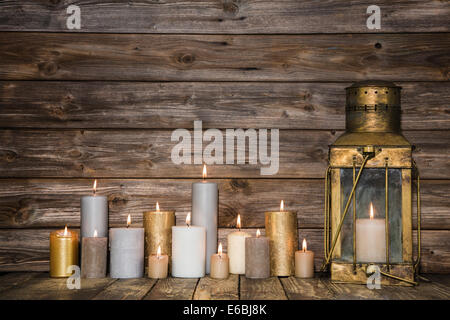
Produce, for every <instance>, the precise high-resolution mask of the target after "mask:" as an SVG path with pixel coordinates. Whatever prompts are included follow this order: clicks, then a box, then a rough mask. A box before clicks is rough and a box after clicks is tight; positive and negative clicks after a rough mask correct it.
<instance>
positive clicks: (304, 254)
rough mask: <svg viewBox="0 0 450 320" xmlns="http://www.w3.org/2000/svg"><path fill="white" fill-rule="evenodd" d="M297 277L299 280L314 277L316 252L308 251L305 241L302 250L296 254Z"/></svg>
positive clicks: (304, 240)
mask: <svg viewBox="0 0 450 320" xmlns="http://www.w3.org/2000/svg"><path fill="white" fill-rule="evenodd" d="M295 276H296V277H297V278H313V277H314V252H312V251H310V250H307V247H306V239H303V243H302V250H299V251H296V252H295Z"/></svg>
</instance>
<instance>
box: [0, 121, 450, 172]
mask: <svg viewBox="0 0 450 320" xmlns="http://www.w3.org/2000/svg"><path fill="white" fill-rule="evenodd" d="M449 132H450V131H420V132H419V131H405V132H404V135H405V136H406V137H407V138H408V139H409V140H410V141H411V142H412V143H413V144H414V145H416V146H417V150H416V151H415V152H414V158H415V159H416V162H417V165H418V167H419V168H420V171H421V177H422V179H448V178H450V162H449V161H448V155H449V153H450V133H449ZM340 133H341V132H336V131H334V130H331V131H322V130H281V131H280V132H279V170H278V173H276V174H275V175H272V176H268V177H270V178H322V177H323V175H324V172H325V168H326V166H327V164H328V162H327V159H328V156H327V155H328V145H330V144H331V143H333V142H334V141H335V140H336V138H337V137H338V136H339V135H340ZM223 134H225V130H224V131H223ZM171 135H172V131H170V130H72V129H70V130H32V129H27V130H14V129H7V130H0V141H1V142H0V177H3V178H15V177H23V178H32V177H36V178H41V177H61V178H63V177H85V178H93V177H95V178H102V177H111V178H113V177H117V178H122V177H128V178H140V177H146V178H180V177H183V178H199V177H200V174H201V165H191V164H181V165H180V164H175V163H174V162H173V161H172V158H171V152H172V149H173V147H175V146H176V145H177V144H178V143H179V141H178V140H177V141H171ZM191 135H192V134H191ZM269 139H270V138H269ZM192 140H193V139H192ZM223 140H224V146H225V142H226V136H224V137H223ZM208 144H209V142H204V143H203V147H206V146H207V145H208ZM246 145H247V148H246V149H248V143H246ZM235 149H237V144H236V143H235ZM191 150H192V151H191V152H190V153H189V151H187V153H188V154H189V155H190V156H191V162H193V160H192V159H193V150H194V148H192V149H191ZM268 150H270V140H269V145H268ZM247 152H248V151H246V153H247ZM235 154H236V152H235ZM225 157H226V149H225V147H224V150H223V163H225ZM258 159H259V156H258ZM235 162H236V160H235ZM272 166H275V165H274V164H273V165H272ZM262 167H266V168H267V167H269V165H261V164H260V161H259V160H258V162H257V163H256V164H248V163H246V164H235V165H225V164H223V165H213V166H210V170H209V171H208V173H209V175H208V176H210V177H211V178H213V177H217V178H254V177H257V178H261V177H264V176H261V168H262Z"/></svg>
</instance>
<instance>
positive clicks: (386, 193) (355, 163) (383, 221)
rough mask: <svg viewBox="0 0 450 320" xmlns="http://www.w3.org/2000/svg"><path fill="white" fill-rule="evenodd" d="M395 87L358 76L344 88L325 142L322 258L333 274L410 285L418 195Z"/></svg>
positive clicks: (340, 278) (354, 280)
mask: <svg viewBox="0 0 450 320" xmlns="http://www.w3.org/2000/svg"><path fill="white" fill-rule="evenodd" d="M400 90H401V87H398V86H396V85H395V84H394V83H391V82H386V81H363V82H358V83H354V84H353V85H352V86H350V87H348V88H346V91H347V98H346V100H347V101H346V132H345V133H344V134H343V135H341V136H340V137H339V138H338V139H337V140H336V142H334V143H333V144H332V145H331V146H330V148H329V166H328V168H327V171H326V178H325V185H326V186H325V226H324V228H325V230H324V231H325V232H324V238H325V239H324V246H325V248H324V250H325V262H324V265H323V266H322V270H325V269H326V268H327V267H328V266H329V270H330V271H331V280H332V281H336V282H348V283H363V284H366V283H367V279H368V277H369V276H371V275H372V274H373V272H374V270H377V272H379V275H380V280H381V284H387V285H414V284H416V282H415V274H416V271H417V268H418V265H419V260H420V199H419V192H420V191H419V177H418V171H417V168H416V166H415V163H414V160H413V158H412V150H413V146H412V145H411V144H410V143H409V142H408V141H407V140H406V139H405V138H404V137H403V135H402V134H401V132H400V113H401V110H400ZM414 178H417V193H418V201H417V203H418V210H417V216H418V217H417V221H418V248H417V251H418V252H417V255H416V260H414V257H413V235H412V181H413V179H414Z"/></svg>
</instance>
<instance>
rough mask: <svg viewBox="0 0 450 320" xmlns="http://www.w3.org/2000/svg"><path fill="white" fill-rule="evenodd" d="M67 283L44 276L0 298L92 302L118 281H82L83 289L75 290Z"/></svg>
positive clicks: (15, 288)
mask: <svg viewBox="0 0 450 320" xmlns="http://www.w3.org/2000/svg"><path fill="white" fill-rule="evenodd" d="M66 281H67V279H65V278H64V279H63V278H60V279H55V278H53V279H52V278H49V277H48V274H44V275H43V276H42V277H37V278H33V279H30V280H28V281H26V282H25V283H23V284H22V285H18V286H16V287H14V288H11V289H9V290H6V291H4V292H2V293H0V297H1V298H2V299H4V300H90V299H92V298H93V297H94V296H96V295H97V294H98V293H99V292H100V291H102V290H103V289H104V288H105V287H106V286H108V285H109V284H111V283H113V282H114V281H116V279H111V278H103V279H81V289H73V290H70V289H68V288H67V284H66Z"/></svg>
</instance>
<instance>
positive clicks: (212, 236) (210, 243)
mask: <svg viewBox="0 0 450 320" xmlns="http://www.w3.org/2000/svg"><path fill="white" fill-rule="evenodd" d="M206 176H207V174H206V166H205V165H203V181H202V182H197V183H193V184H192V224H193V225H196V226H202V227H205V230H206V273H207V274H209V273H210V269H211V256H212V255H213V254H214V253H215V252H216V248H217V212H218V211H217V208H218V203H219V191H218V190H219V189H218V186H217V183H214V182H207V181H206Z"/></svg>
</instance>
